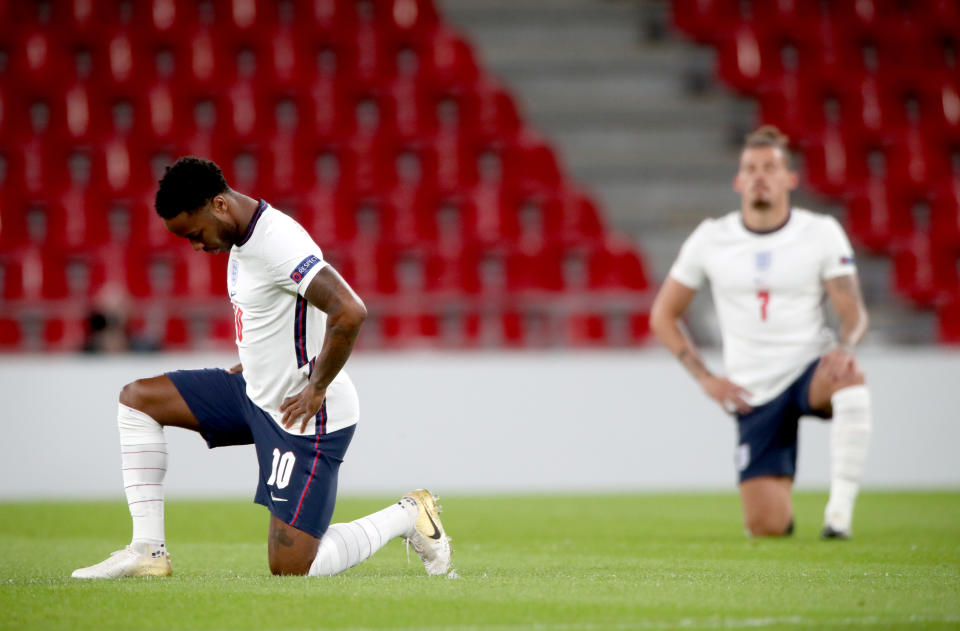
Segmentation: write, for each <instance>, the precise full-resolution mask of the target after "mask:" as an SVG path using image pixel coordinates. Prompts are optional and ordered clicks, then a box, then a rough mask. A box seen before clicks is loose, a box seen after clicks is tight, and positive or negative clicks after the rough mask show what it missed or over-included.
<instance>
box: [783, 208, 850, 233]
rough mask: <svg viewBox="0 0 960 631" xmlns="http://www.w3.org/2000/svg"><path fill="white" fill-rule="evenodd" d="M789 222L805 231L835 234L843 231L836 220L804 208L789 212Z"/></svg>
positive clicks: (831, 216)
mask: <svg viewBox="0 0 960 631" xmlns="http://www.w3.org/2000/svg"><path fill="white" fill-rule="evenodd" d="M791 213H792V217H791V221H796V222H797V227H799V228H804V229H807V230H816V231H821V232H822V231H827V232H835V231H837V230H840V231H843V227H842V226H841V225H840V222H839V221H837V218H836V217H834V216H833V215H828V214H826V213H820V212H814V211H812V210H808V209H806V208H796V207H794V208H793V209H792V210H791Z"/></svg>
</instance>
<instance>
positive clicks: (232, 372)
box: [227, 364, 243, 375]
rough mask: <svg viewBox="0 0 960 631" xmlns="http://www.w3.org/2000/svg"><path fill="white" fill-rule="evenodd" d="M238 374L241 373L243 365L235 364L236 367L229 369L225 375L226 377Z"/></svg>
mask: <svg viewBox="0 0 960 631" xmlns="http://www.w3.org/2000/svg"><path fill="white" fill-rule="evenodd" d="M238 372H243V364H237V365H236V366H234V367H233V368H231V369H230V370H228V371H227V374H228V375H235V374H237V373H238Z"/></svg>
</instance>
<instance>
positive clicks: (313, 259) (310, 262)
mask: <svg viewBox="0 0 960 631" xmlns="http://www.w3.org/2000/svg"><path fill="white" fill-rule="evenodd" d="M319 262H320V259H319V258H318V257H317V256H316V255H314V254H311V255H310V256H308V257H307V258H305V259H303V260H302V261H300V264H299V265H297V267H296V269H294V270H293V272H291V273H290V280H292V281H293V282H295V283H297V284H299V283H300V281H301V280H303V277H304V275H306V273H307V272H309V271H310V269H311V268H313V266H314V265H316V264H317V263H319Z"/></svg>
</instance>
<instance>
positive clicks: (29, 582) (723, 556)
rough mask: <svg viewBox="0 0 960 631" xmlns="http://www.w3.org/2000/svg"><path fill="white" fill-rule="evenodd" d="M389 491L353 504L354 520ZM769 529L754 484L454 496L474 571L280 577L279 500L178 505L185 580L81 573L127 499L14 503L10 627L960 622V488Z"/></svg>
mask: <svg viewBox="0 0 960 631" xmlns="http://www.w3.org/2000/svg"><path fill="white" fill-rule="evenodd" d="M388 501H389V500H388V499H368V498H363V499H350V498H348V499H344V500H341V502H340V503H339V505H338V508H337V514H336V515H335V521H347V520H350V519H355V518H357V517H360V516H362V515H364V514H366V513H369V512H372V511H374V510H376V509H378V508H380V507H382V506H384V505H385V504H386V503H387V502H388ZM824 501H825V497H824V495H823V494H817V493H800V494H798V495H797V496H796V512H797V526H798V530H797V534H796V535H795V536H794V537H793V538H791V539H786V540H776V541H773V540H751V539H747V538H746V537H745V536H744V534H743V529H742V526H741V522H740V512H739V510H740V509H739V504H738V500H737V498H736V496H735V495H734V494H729V493H728V494H642V495H599V496H598V495H575V496H559V495H557V496H552V495H537V496H500V497H470V496H461V497H444V498H442V503H443V505H444V508H445V512H444V513H443V517H444V525H445V526H446V528H447V531H448V532H449V534H450V535H451V536H452V537H453V538H454V549H455V553H454V560H455V565H456V568H457V570H458V572H459V578H457V579H454V580H451V579H448V578H444V577H428V576H426V574H425V573H424V572H423V567H422V565H420V563H419V560H418V559H417V557H416V554H415V553H413V551H412V550H411V558H410V560H409V562H408V561H407V557H406V554H405V552H404V549H403V546H402V544H400V543H399V542H391V543H390V544H389V545H388V546H387V547H386V548H385V549H384V550H382V551H381V552H380V553H379V554H377V555H376V556H375V557H374V558H373V559H371V560H370V561H368V562H367V563H364V564H362V565H360V566H358V567H355V568H353V569H352V570H349V571H347V572H346V573H344V574H342V575H340V576H336V577H333V578H327V579H316V578H299V577H285V578H275V577H273V576H270V574H269V572H268V570H267V564H266V530H267V513H266V511H265V510H264V509H263V508H261V507H259V506H255V505H253V504H252V503H249V502H247V501H241V500H238V501H199V500H193V501H178V500H173V501H169V502H168V504H167V537H168V545H169V548H170V550H171V553H172V559H173V563H174V576H173V577H172V578H169V579H124V580H119V581H92V582H87V581H77V580H73V579H71V578H70V572H71V571H72V570H73V569H74V568H77V567H80V566H84V565H89V564H91V563H94V562H97V561H100V560H101V559H102V558H104V557H106V555H107V554H108V553H109V552H111V551H113V550H115V549H117V548H119V547H121V546H122V545H123V544H124V543H126V542H127V540H128V537H129V532H130V524H129V516H128V515H127V511H126V505H125V504H124V503H123V502H122V501H112V502H90V503H6V504H0V629H30V630H33V629H70V630H76V629H96V630H105V629H123V630H131V631H141V630H148V629H158V630H159V629H163V630H167V629H217V630H221V629H222V630H234V629H236V630H243V629H250V630H256V631H264V630H274V629H276V630H278V631H279V630H283V631H296V630H302V629H321V628H328V629H355V630H359V629H468V630H469V629H477V630H487V629H489V630H510V631H513V630H525V629H542V630H545V631H547V630H569V631H576V630H597V631H601V630H604V629H614V630H619V629H960V492H936V493H919V492H918V493H879V492H866V493H864V494H863V495H862V497H861V499H860V502H859V507H858V515H857V524H856V537H855V539H854V540H852V541H847V542H840V541H830V542H823V541H820V540H818V538H817V536H818V533H819V527H820V515H821V511H822V507H823V504H824Z"/></svg>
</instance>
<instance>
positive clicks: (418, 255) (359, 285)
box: [0, 238, 648, 306]
mask: <svg viewBox="0 0 960 631" xmlns="http://www.w3.org/2000/svg"><path fill="white" fill-rule="evenodd" d="M325 256H326V258H327V259H328V260H330V262H331V264H332V265H333V266H334V267H335V268H336V269H338V270H339V271H340V273H341V274H343V276H344V277H345V278H346V279H347V280H348V281H349V282H350V283H351V285H353V286H354V287H355V288H356V289H357V291H359V292H361V293H362V294H363V295H395V294H401V295H404V296H418V295H422V294H449V295H454V296H457V295H459V296H468V295H478V294H484V295H514V294H521V293H524V292H553V293H555V294H556V293H559V292H564V291H573V292H578V291H603V290H643V289H646V288H647V287H648V278H647V272H646V270H645V267H644V263H643V261H642V259H641V258H640V257H639V256H638V255H637V253H636V252H635V251H634V250H633V248H632V247H631V246H629V245H628V244H626V243H625V242H624V241H622V240H617V239H612V238H607V239H606V240H603V241H597V242H582V243H579V244H573V245H568V246H562V245H558V244H543V243H536V244H517V245H513V246H510V245H508V244H502V245H500V246H499V247H497V248H491V247H483V246H480V245H477V244H474V245H465V246H461V247H459V248H457V249H448V248H445V247H443V246H442V245H435V244H422V245H418V246H399V245H390V244H386V243H361V244H354V245H353V246H351V247H346V246H345V245H342V244H336V245H334V246H331V247H330V248H327V249H326V252H325ZM226 261H227V258H226V257H225V256H209V255H203V254H200V253H193V252H190V251H189V250H188V249H187V246H186V245H185V244H183V243H177V244H175V245H173V246H171V247H169V248H162V249H161V248H154V249H150V250H145V249H143V248H141V247H138V246H132V247H122V246H104V247H101V248H91V247H89V246H85V247H77V248H41V247H30V248H22V249H19V250H6V251H4V252H3V254H0V297H2V298H3V300H4V301H9V302H10V303H16V302H20V303H22V304H21V306H23V305H24V304H28V303H32V304H40V303H42V302H43V301H51V300H62V299H80V300H85V299H90V298H93V297H94V296H96V295H97V294H98V293H99V292H100V291H101V290H102V289H103V288H104V287H105V286H108V285H110V286H118V287H125V288H126V289H127V291H128V292H129V293H130V295H132V296H133V297H134V298H144V299H148V298H163V299H165V298H169V297H186V298H195V299H201V300H202V299H207V298H215V299H216V298H222V297H223V296H224V295H225V293H226Z"/></svg>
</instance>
